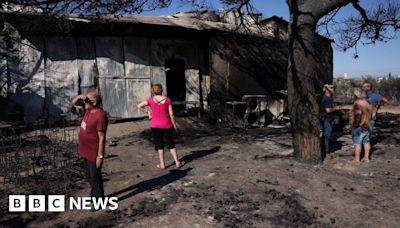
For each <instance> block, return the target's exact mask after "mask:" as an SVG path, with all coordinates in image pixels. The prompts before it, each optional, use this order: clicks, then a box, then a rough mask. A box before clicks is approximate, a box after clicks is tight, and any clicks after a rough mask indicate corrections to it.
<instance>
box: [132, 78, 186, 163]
mask: <svg viewBox="0 0 400 228" xmlns="http://www.w3.org/2000/svg"><path fill="white" fill-rule="evenodd" d="M151 90H152V92H153V94H154V96H153V97H151V98H149V99H147V100H146V101H143V102H142V103H140V104H138V105H137V107H138V109H139V110H141V111H142V112H144V113H147V114H148V115H149V119H150V128H151V133H152V134H153V140H154V146H155V149H156V151H158V156H159V159H160V164H158V165H157V167H158V168H161V169H164V168H165V162H164V144H166V146H167V148H168V149H169V150H170V152H171V155H172V157H173V158H174V160H175V165H176V167H178V168H179V167H180V166H181V163H180V162H179V159H178V155H177V152H176V147H175V143H174V139H173V129H174V128H175V129H176V124H175V120H174V112H173V111H172V105H171V100H170V99H169V97H166V96H163V95H162V92H163V89H162V85H161V84H154V85H153V86H152V87H151ZM146 106H149V107H150V110H151V111H147V109H145V107H146Z"/></svg>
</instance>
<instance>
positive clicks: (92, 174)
mask: <svg viewBox="0 0 400 228" xmlns="http://www.w3.org/2000/svg"><path fill="white" fill-rule="evenodd" d="M83 160H84V161H83V162H84V168H85V175H86V179H87V181H88V182H89V184H90V187H91V190H90V197H104V189H103V178H102V176H101V168H97V167H96V162H91V161H89V160H87V159H86V158H84V159H83Z"/></svg>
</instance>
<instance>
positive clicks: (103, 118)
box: [79, 110, 108, 162]
mask: <svg viewBox="0 0 400 228" xmlns="http://www.w3.org/2000/svg"><path fill="white" fill-rule="evenodd" d="M107 125H108V123H107V115H106V114H105V112H104V111H103V110H99V111H97V112H93V113H92V112H90V111H86V112H85V114H84V116H83V119H82V123H81V127H80V128H79V151H80V154H81V156H82V157H84V158H86V159H87V160H89V161H92V162H96V158H97V153H98V150H99V136H98V135H97V132H98V131H102V132H104V133H106V131H107Z"/></svg>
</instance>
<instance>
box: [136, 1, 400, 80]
mask: <svg viewBox="0 0 400 228" xmlns="http://www.w3.org/2000/svg"><path fill="white" fill-rule="evenodd" d="M377 1H385V0H360V4H361V5H362V6H363V7H365V8H366V9H370V8H371V7H372V6H373V5H374V4H376V2H377ZM394 1H395V0H394ZM252 4H253V6H254V7H255V9H257V10H258V11H259V12H261V13H262V14H263V17H264V18H268V17H271V16H274V15H275V16H279V17H282V18H283V19H285V20H288V18H289V10H288V7H287V5H286V1H285V0H252ZM208 7H209V9H214V10H217V9H220V8H223V6H222V5H221V4H220V3H219V1H218V0H210V1H208ZM194 9H195V8H193V6H192V5H190V4H183V3H182V1H180V0H176V1H174V2H173V4H172V5H171V6H170V7H169V8H168V9H163V10H157V11H152V12H145V13H142V14H141V15H145V16H160V15H168V14H173V13H176V12H184V11H189V10H194ZM348 15H357V12H356V11H355V10H354V9H353V7H351V6H347V7H345V8H343V9H341V10H340V12H339V14H338V15H337V17H338V18H339V19H340V18H344V17H346V16H348ZM332 46H333V50H334V56H333V74H334V77H337V76H342V75H344V74H347V76H348V77H361V76H366V75H373V76H386V75H388V74H389V73H391V75H393V76H398V75H399V76H400V33H398V34H397V37H396V38H395V39H393V40H390V41H389V42H387V43H377V44H375V45H367V46H362V45H359V46H358V48H357V54H358V58H357V59H355V58H354V57H353V56H354V54H355V50H354V49H349V50H348V51H346V52H343V51H340V50H339V49H338V48H337V47H336V46H335V44H332Z"/></svg>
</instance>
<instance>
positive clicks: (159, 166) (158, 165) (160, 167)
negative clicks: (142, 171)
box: [157, 164, 165, 169]
mask: <svg viewBox="0 0 400 228" xmlns="http://www.w3.org/2000/svg"><path fill="white" fill-rule="evenodd" d="M157 168H159V169H165V166H164V167H162V166H161V165H160V164H157Z"/></svg>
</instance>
